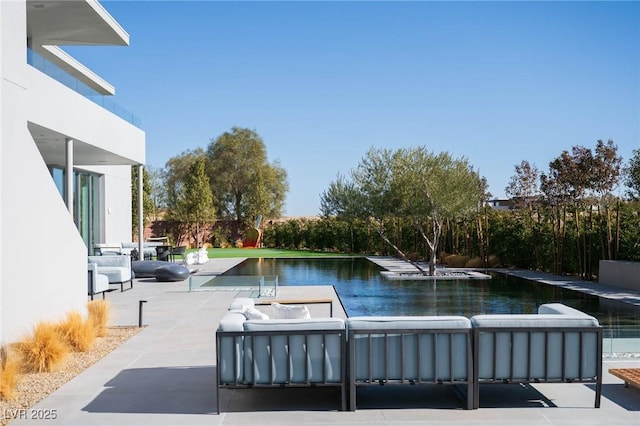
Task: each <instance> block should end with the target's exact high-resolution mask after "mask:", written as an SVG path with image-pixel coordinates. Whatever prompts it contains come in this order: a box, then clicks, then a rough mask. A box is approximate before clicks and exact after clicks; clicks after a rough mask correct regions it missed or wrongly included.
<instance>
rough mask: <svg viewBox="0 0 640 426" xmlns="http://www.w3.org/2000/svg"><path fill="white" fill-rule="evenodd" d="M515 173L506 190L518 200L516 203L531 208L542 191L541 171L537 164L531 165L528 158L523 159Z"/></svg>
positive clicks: (511, 196) (516, 167) (508, 194)
mask: <svg viewBox="0 0 640 426" xmlns="http://www.w3.org/2000/svg"><path fill="white" fill-rule="evenodd" d="M515 173H516V174H515V175H513V176H511V180H510V181H509V184H508V185H507V187H506V188H505V189H504V191H505V193H506V194H507V196H509V197H510V198H512V199H513V200H514V201H515V202H516V205H519V206H520V205H521V206H523V207H526V208H527V209H528V210H531V209H532V204H533V202H534V201H535V199H536V197H537V196H538V195H539V193H540V191H539V190H538V179H539V175H540V172H539V171H538V168H537V167H536V165H535V164H534V165H531V164H529V162H528V161H527V160H522V162H521V163H520V165H519V166H518V165H517V166H515Z"/></svg>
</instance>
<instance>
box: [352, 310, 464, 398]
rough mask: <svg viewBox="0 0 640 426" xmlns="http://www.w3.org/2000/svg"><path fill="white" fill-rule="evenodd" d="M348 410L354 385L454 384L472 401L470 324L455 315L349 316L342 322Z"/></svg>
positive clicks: (354, 394)
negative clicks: (345, 328)
mask: <svg viewBox="0 0 640 426" xmlns="http://www.w3.org/2000/svg"><path fill="white" fill-rule="evenodd" d="M346 323H347V342H348V351H347V354H348V358H349V406H350V409H351V410H352V411H355V409H356V386H363V385H371V384H378V383H379V384H422V383H435V384H454V385H465V386H466V387H467V409H471V408H472V402H473V383H472V380H473V371H472V367H473V357H472V345H471V333H472V331H471V322H470V321H469V319H468V318H465V317H461V316H414V317H353V318H348V319H347V321H346Z"/></svg>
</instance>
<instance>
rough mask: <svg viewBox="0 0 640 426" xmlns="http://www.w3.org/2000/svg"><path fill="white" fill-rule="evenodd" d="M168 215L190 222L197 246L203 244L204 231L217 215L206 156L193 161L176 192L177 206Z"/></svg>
mask: <svg viewBox="0 0 640 426" xmlns="http://www.w3.org/2000/svg"><path fill="white" fill-rule="evenodd" d="M168 216H169V217H170V218H171V219H173V220H179V221H181V222H183V223H186V224H188V226H189V230H190V231H191V234H192V238H193V240H194V241H195V244H196V246H197V247H201V246H202V244H203V243H204V231H205V229H206V227H207V225H209V224H211V222H213V221H214V220H215V217H216V216H215V210H214V207H213V196H212V195H211V187H210V184H209V178H208V176H207V174H206V172H205V159H204V158H202V157H196V158H195V159H194V160H193V162H192V163H191V165H190V167H189V172H188V173H187V174H186V175H185V176H184V179H183V181H182V184H181V186H180V191H179V193H178V194H176V203H175V206H173V207H172V208H171V209H170V210H169V211H168Z"/></svg>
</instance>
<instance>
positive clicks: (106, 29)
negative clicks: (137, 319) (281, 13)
mask: <svg viewBox="0 0 640 426" xmlns="http://www.w3.org/2000/svg"><path fill="white" fill-rule="evenodd" d="M0 22H1V31H2V35H1V37H0V44H1V48H0V69H1V70H2V81H1V83H0V101H1V104H0V202H1V205H2V209H1V210H0V343H8V342H12V341H15V340H16V339H18V338H20V337H21V336H22V335H23V334H24V333H26V332H28V331H29V329H30V328H31V327H32V326H33V325H34V324H35V323H36V322H38V321H40V320H59V319H61V318H62V317H63V316H64V314H66V313H67V312H69V311H71V310H78V311H84V309H85V305H86V302H87V254H88V253H89V250H90V249H91V248H92V246H93V244H94V243H101V242H111V241H130V240H131V203H132V200H131V166H136V165H137V166H141V165H142V164H144V159H145V133H144V132H143V131H142V130H141V129H140V125H139V122H138V120H137V118H136V117H135V116H133V115H132V114H129V113H128V112H126V110H124V109H122V108H120V107H119V106H118V105H116V104H114V103H113V101H112V95H114V93H115V89H114V87H113V86H111V85H110V84H109V83H107V82H106V81H105V80H103V79H102V78H101V77H100V76H98V75H96V74H95V73H94V72H92V71H91V70H90V69H88V68H87V67H86V66H84V65H83V64H81V63H80V62H78V61H77V60H76V59H74V58H73V57H71V56H70V55H69V54H67V53H66V52H65V51H64V50H62V49H61V48H59V47H58V46H65V45H75V46H78V45H82V46H87V47H86V48H87V49H90V48H91V46H103V45H116V46H118V45H119V46H127V45H128V44H129V35H128V34H127V33H126V32H125V30H124V29H123V28H122V27H121V26H120V25H119V24H118V23H117V22H116V21H115V20H114V18H113V17H111V15H109V13H108V12H107V11H106V10H105V9H104V8H103V7H102V6H101V5H100V4H99V3H98V2H97V1H94V0H76V1H55V0H43V1H33V0H14V1H0ZM124 65H125V64H123V66H124Z"/></svg>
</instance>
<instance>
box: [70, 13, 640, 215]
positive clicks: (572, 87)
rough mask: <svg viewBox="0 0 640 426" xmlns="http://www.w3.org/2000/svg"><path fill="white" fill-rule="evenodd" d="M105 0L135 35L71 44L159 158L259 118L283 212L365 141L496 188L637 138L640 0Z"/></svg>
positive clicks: (347, 162)
mask: <svg viewBox="0 0 640 426" xmlns="http://www.w3.org/2000/svg"><path fill="white" fill-rule="evenodd" d="M101 3H102V4H103V6H104V7H105V8H106V9H107V10H108V11H109V13H111V14H112V15H113V17H114V18H115V19H116V20H117V21H118V22H119V23H120V24H121V25H122V26H123V27H124V28H125V30H126V31H127V32H128V33H129V34H130V37H131V39H130V46H129V47H75V48H69V49H67V50H68V51H69V52H70V53H71V54H72V55H73V56H74V57H76V58H77V59H78V60H80V61H81V62H83V63H84V64H85V65H87V66H88V67H90V68H91V69H92V70H93V71H95V72H96V73H98V74H99V75H101V76H102V77H103V78H104V79H106V80H107V81H109V82H110V83H111V84H113V85H114V86H115V87H116V91H117V92H116V101H117V102H118V103H119V104H120V105H121V106H123V107H125V108H126V109H128V110H129V111H131V112H133V113H134V114H136V115H137V116H138V117H139V118H140V119H141V120H142V127H143V129H144V130H145V131H146V134H147V164H148V165H150V166H154V167H163V166H164V165H165V163H166V161H167V160H168V159H169V158H171V157H173V156H175V155H178V154H180V153H181V152H183V151H185V150H191V149H195V148H197V147H201V148H206V147H207V146H208V145H209V143H210V140H211V139H214V138H216V137H217V136H219V135H220V134H222V133H223V132H225V131H227V130H229V129H231V127H233V126H240V127H248V128H251V129H253V130H255V131H256V132H257V133H258V134H259V135H260V136H261V137H262V138H263V140H264V142H265V145H266V147H267V153H268V156H269V159H270V161H273V160H279V161H280V163H281V165H282V166H283V167H284V168H285V169H286V170H287V173H288V180H289V185H290V191H289V193H288V195H287V203H286V212H285V214H286V215H288V216H302V215H315V214H318V213H319V206H320V194H321V193H322V192H323V191H325V190H326V189H327V188H328V186H329V184H330V183H331V182H332V181H333V180H335V178H336V176H337V174H338V173H342V174H347V173H348V172H349V170H351V169H352V168H353V167H355V166H356V165H357V164H358V162H359V161H360V160H361V159H362V157H363V156H364V154H365V153H366V151H367V150H368V149H369V148H370V147H378V148H390V149H395V148H401V147H410V146H419V145H424V146H426V147H427V148H428V149H430V150H432V151H434V152H436V153H438V152H441V151H448V152H450V153H451V154H453V155H454V156H458V157H462V156H464V157H466V158H467V159H468V160H469V161H470V163H471V164H472V165H474V166H475V167H476V168H477V169H478V170H479V171H480V173H481V174H482V175H483V176H485V177H486V178H487V180H488V182H489V186H490V191H491V192H492V194H493V195H494V196H497V197H501V196H504V187H505V186H506V185H507V183H508V181H509V179H510V177H511V176H512V175H513V174H514V165H516V164H519V163H520V162H521V161H522V160H524V159H526V160H529V161H530V162H531V163H535V164H536V165H537V166H538V168H539V169H540V170H541V171H546V170H547V169H548V164H549V162H550V161H551V160H553V159H554V158H555V157H557V156H559V155H560V154H561V152H562V151H563V150H570V149H571V147H573V146H574V145H582V146H586V147H589V148H594V147H595V145H596V141H597V140H598V139H603V140H605V141H606V140H608V139H613V140H614V141H615V142H616V144H617V145H618V147H619V153H620V155H622V156H623V158H624V160H625V162H626V161H627V160H628V159H629V158H630V157H631V151H632V150H633V149H638V148H640V4H639V3H638V2H215V1H193V2H170V1H154V2H151V1H139V2H129V1H102V2H101Z"/></svg>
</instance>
